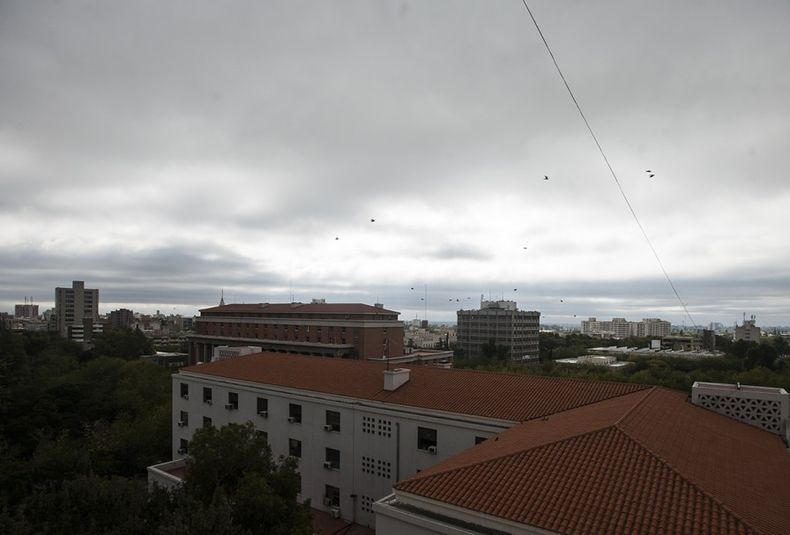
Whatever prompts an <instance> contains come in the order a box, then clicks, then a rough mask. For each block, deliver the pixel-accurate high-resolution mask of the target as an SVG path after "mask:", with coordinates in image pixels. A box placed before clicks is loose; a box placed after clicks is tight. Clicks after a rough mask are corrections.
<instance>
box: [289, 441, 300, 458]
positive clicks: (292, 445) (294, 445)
mask: <svg viewBox="0 0 790 535" xmlns="http://www.w3.org/2000/svg"><path fill="white" fill-rule="evenodd" d="M288 455H290V456H291V457H296V458H297V459H301V458H302V441H301V440H296V439H295V438H289V439H288Z"/></svg>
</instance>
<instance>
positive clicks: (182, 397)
mask: <svg viewBox="0 0 790 535" xmlns="http://www.w3.org/2000/svg"><path fill="white" fill-rule="evenodd" d="M181 399H186V400H188V399H189V394H184V395H183V396H181Z"/></svg>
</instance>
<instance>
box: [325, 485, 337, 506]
mask: <svg viewBox="0 0 790 535" xmlns="http://www.w3.org/2000/svg"><path fill="white" fill-rule="evenodd" d="M324 505H326V506H327V507H337V506H339V505H340V489H339V488H337V487H333V486H332V485H324Z"/></svg>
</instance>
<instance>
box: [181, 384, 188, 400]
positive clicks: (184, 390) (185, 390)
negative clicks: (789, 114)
mask: <svg viewBox="0 0 790 535" xmlns="http://www.w3.org/2000/svg"><path fill="white" fill-rule="evenodd" d="M181 397H182V398H184V399H189V385H188V384H187V383H181Z"/></svg>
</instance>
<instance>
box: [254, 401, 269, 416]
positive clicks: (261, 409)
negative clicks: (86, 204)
mask: <svg viewBox="0 0 790 535" xmlns="http://www.w3.org/2000/svg"><path fill="white" fill-rule="evenodd" d="M256 407H257V411H258V415H259V416H263V417H264V418H265V417H267V416H269V400H268V399H266V398H258V404H257V406H256Z"/></svg>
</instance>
